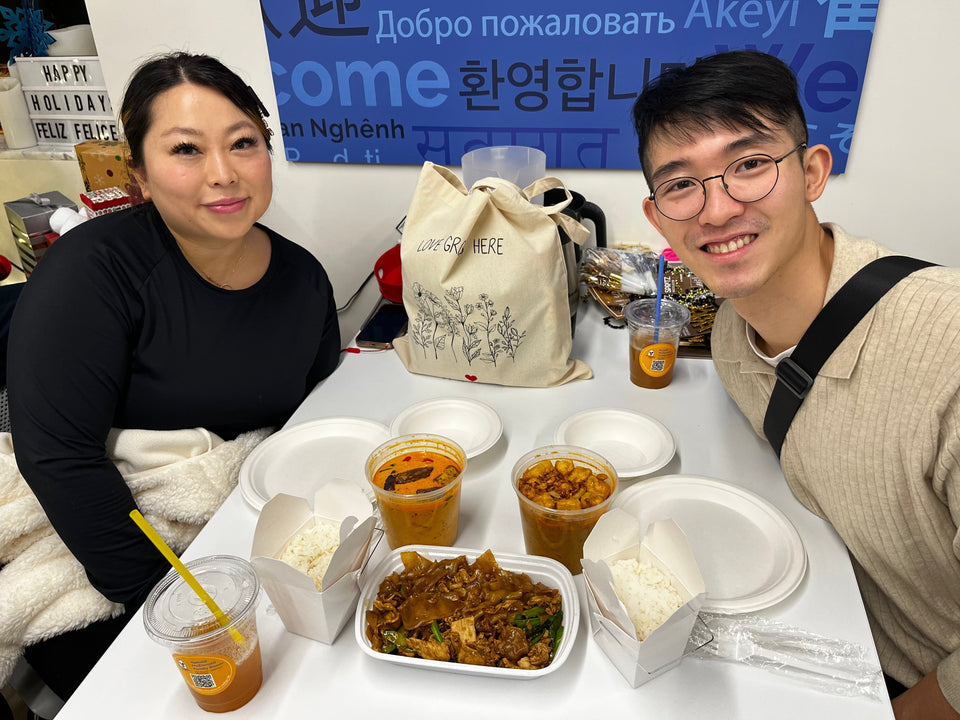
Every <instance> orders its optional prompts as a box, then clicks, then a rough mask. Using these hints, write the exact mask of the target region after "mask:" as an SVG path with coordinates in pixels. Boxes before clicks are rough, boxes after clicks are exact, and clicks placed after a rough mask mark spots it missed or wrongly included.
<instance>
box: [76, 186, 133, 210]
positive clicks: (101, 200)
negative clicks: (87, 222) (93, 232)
mask: <svg viewBox="0 0 960 720" xmlns="http://www.w3.org/2000/svg"><path fill="white" fill-rule="evenodd" d="M80 202H81V203H83V204H84V205H85V206H86V207H87V208H89V210H90V213H91V214H92V215H93V217H98V216H100V215H106V214H107V213H112V212H116V211H117V210H123V209H124V208H128V207H130V205H131V203H130V196H129V195H128V194H127V193H125V192H124V191H123V190H121V189H120V188H118V187H110V188H104V189H103V190H89V191H87V192H85V193H80Z"/></svg>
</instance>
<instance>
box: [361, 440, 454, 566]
mask: <svg viewBox="0 0 960 720" xmlns="http://www.w3.org/2000/svg"><path fill="white" fill-rule="evenodd" d="M466 467H467V455H466V453H465V452H464V451H463V448H462V447H460V446H459V445H458V444H457V443H455V442H454V441H453V440H451V439H450V438H446V437H443V436H442V435H430V434H427V433H417V434H411V435H400V436H399V437H395V438H393V439H391V440H387V441H386V442H385V443H383V444H382V445H380V446H379V447H378V448H376V449H375V450H374V451H373V452H372V453H370V456H369V457H368V458H367V462H366V465H365V468H364V469H365V472H366V477H367V480H368V481H369V483H370V486H371V487H372V488H373V492H374V494H375V495H376V497H377V507H378V508H379V509H380V517H381V519H382V520H383V530H384V533H385V534H386V536H387V542H388V543H389V544H390V547H391V548H398V547H401V546H402V545H414V544H420V545H453V544H454V543H455V542H456V540H457V533H458V532H459V529H460V485H461V482H462V480H463V473H464V470H466Z"/></svg>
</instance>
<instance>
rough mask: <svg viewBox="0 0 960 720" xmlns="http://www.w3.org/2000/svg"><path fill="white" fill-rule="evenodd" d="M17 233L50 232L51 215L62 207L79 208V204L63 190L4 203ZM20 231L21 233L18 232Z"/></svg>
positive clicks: (39, 233) (33, 234) (28, 234)
mask: <svg viewBox="0 0 960 720" xmlns="http://www.w3.org/2000/svg"><path fill="white" fill-rule="evenodd" d="M3 206H4V208H5V209H6V211H7V219H8V220H9V221H10V227H11V228H12V229H13V230H14V234H15V235H19V236H20V237H26V238H32V237H35V236H37V235H43V234H46V233H48V232H50V216H51V215H53V211H54V210H56V209H57V208H60V207H68V208H70V209H72V210H76V209H77V204H76V203H75V202H73V201H72V200H71V199H70V198H68V197H67V196H66V195H64V194H63V193H61V192H58V191H56V190H52V191H50V192H45V193H34V194H33V195H29V196H27V197H23V198H20V199H19V200H10V201H8V202H5V203H4V204H3ZM17 231H19V233H17Z"/></svg>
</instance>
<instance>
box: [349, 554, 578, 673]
mask: <svg viewBox="0 0 960 720" xmlns="http://www.w3.org/2000/svg"><path fill="white" fill-rule="evenodd" d="M408 551H412V552H417V553H419V554H420V555H423V556H424V557H425V558H427V559H429V560H435V561H436V560H449V559H451V558H456V557H459V556H461V555H463V556H465V557H466V559H467V561H468V562H470V563H472V562H474V561H476V559H477V557H479V556H480V555H482V554H483V552H484V551H482V550H471V549H467V548H458V547H438V546H432V545H411V546H408V547H404V548H401V549H398V550H393V551H391V552H390V554H389V555H387V556H386V557H385V558H384V559H383V561H382V562H381V563H380V564H379V565H377V567H376V568H374V569H373V570H372V571H370V572H369V573H368V574H367V576H366V579H365V581H364V584H363V588H362V589H361V591H360V601H359V603H358V604H357V612H356V615H355V617H354V628H355V635H356V638H357V644H359V645H360V649H361V650H362V651H363V652H364V653H365V654H367V655H369V656H370V657H371V658H374V659H375V660H381V661H384V662H388V663H395V664H398V665H407V666H409V667H415V668H421V669H425V670H440V671H442V672H451V673H458V674H464V675H480V676H486V677H499V678H508V679H514V680H535V679H536V678H540V677H543V676H544V675H549V674H550V673H552V672H555V671H557V670H558V669H560V667H561V666H562V665H563V663H564V662H565V661H566V659H567V658H568V657H569V655H570V652H571V651H572V649H573V645H574V642H575V641H576V639H577V630H578V629H579V625H580V600H579V598H578V596H577V587H576V585H575V584H574V581H573V576H572V575H571V574H570V572H569V571H568V570H567V569H566V568H565V567H564V566H563V565H561V564H560V563H558V562H556V561H555V560H551V559H550V558H545V557H534V556H532V555H516V554H512V553H500V552H494V553H493V556H494V558H495V559H496V561H497V564H498V565H499V566H500V567H501V568H502V569H503V570H506V571H509V572H514V573H524V574H526V575H527V576H528V577H529V578H530V580H532V581H533V582H535V583H537V582H540V583H543V584H544V585H547V586H548V587H551V588H554V589H556V590H559V591H560V599H561V607H562V610H563V618H562V622H561V627H562V630H563V632H562V635H561V636H560V642H559V647H557V649H556V651H555V653H554V656H553V659H552V660H551V661H550V664H549V665H546V666H545V667H542V668H538V669H535V670H521V669H514V668H505V667H488V666H485V665H468V664H464V663H457V662H444V661H441V660H426V659H423V658H420V657H407V656H404V655H398V654H388V653H383V652H377V651H376V650H374V648H373V645H372V644H371V642H370V640H369V639H368V638H367V634H366V626H367V611H368V610H371V609H372V608H373V603H374V600H376V598H377V594H378V592H379V590H380V584H381V583H382V582H383V580H384V578H386V577H388V576H389V575H392V574H393V573H395V572H400V571H402V570H403V569H404V563H403V559H402V557H401V553H404V552H408Z"/></svg>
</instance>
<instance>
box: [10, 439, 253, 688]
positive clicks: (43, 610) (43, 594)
mask: <svg viewBox="0 0 960 720" xmlns="http://www.w3.org/2000/svg"><path fill="white" fill-rule="evenodd" d="M269 433H270V431H269V430H266V429H264V430H254V431H252V432H248V433H245V434H243V435H240V436H239V437H237V438H236V439H235V440H230V441H224V440H222V439H221V438H220V437H218V436H217V435H215V434H213V433H211V432H208V431H206V430H204V429H202V428H197V429H192V430H163V431H160V430H113V431H111V433H110V435H109V437H108V439H107V454H108V456H109V457H110V458H111V459H112V460H113V462H114V463H115V464H116V466H117V468H118V469H119V470H120V472H121V474H122V475H123V476H124V478H125V479H126V481H127V484H128V485H129V487H130V489H131V491H132V492H133V496H134V498H136V501H137V505H138V506H139V507H140V511H141V512H142V513H143V515H144V517H146V519H147V520H148V521H149V522H150V524H151V525H153V527H154V528H156V530H157V532H158V533H160V535H161V536H162V537H163V538H164V540H166V541H167V543H168V544H169V545H170V547H171V548H173V550H174V551H175V552H177V553H178V554H179V553H181V552H183V551H184V550H185V549H186V548H187V546H188V545H189V544H190V542H191V541H192V540H193V539H194V538H195V537H196V536H197V533H199V532H200V529H201V528H202V527H203V526H204V525H205V524H206V522H207V521H208V520H209V519H210V518H211V517H212V515H213V513H214V512H215V511H216V509H217V508H218V507H220V505H221V503H223V501H224V500H225V499H226V498H227V495H229V494H230V491H231V490H233V488H234V487H235V486H236V484H237V478H238V476H239V472H240V466H241V465H242V464H243V461H244V459H245V458H246V457H247V455H248V454H249V453H250V451H251V450H253V448H254V447H256V445H257V444H258V443H260V442H261V441H262V440H263V439H264V438H265V437H267V435H269ZM131 522H132V521H131ZM0 565H3V568H2V570H0V685H4V684H6V682H7V680H8V679H9V677H10V673H11V672H12V671H13V668H14V666H15V665H16V663H17V661H18V659H19V657H20V655H21V654H22V652H23V648H24V647H26V646H28V645H32V644H33V643H36V642H39V641H41V640H45V639H47V638H50V637H54V636H56V635H60V634H62V633H64V632H67V631H69V630H76V629H78V628H82V627H85V626H87V625H89V624H90V623H93V622H95V621H98V620H105V619H107V618H111V617H116V616H117V615H119V614H120V613H121V612H122V610H123V606H122V605H120V604H117V603H113V602H110V601H109V600H107V599H106V598H105V597H104V596H103V595H101V594H100V593H99V592H97V591H96V590H95V589H94V588H93V586H91V585H90V583H89V581H88V580H87V576H86V573H85V572H84V569H83V566H82V565H81V564H80V563H79V562H78V561H77V560H76V558H74V557H73V555H72V554H71V553H70V551H69V550H67V548H66V546H65V545H64V544H63V542H62V541H61V540H60V537H59V536H58V535H57V534H56V533H55V532H54V530H53V528H52V527H51V526H50V522H49V521H48V520H47V517H46V515H45V514H44V512H43V509H42V508H41V507H40V503H39V502H38V501H37V499H36V497H35V496H34V494H33V492H32V491H31V490H30V488H29V487H28V486H27V484H26V482H24V480H23V478H22V477H21V476H20V473H19V471H18V470H17V464H16V459H15V457H14V454H13V444H12V442H11V439H10V434H9V433H0Z"/></svg>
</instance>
